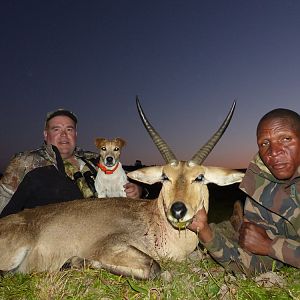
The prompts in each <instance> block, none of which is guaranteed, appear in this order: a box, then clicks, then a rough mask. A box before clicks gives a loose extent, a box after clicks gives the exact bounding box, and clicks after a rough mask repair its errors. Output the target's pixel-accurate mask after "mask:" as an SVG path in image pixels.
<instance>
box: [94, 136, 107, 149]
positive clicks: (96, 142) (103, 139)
mask: <svg viewBox="0 0 300 300" xmlns="http://www.w3.org/2000/svg"><path fill="white" fill-rule="evenodd" d="M105 140H106V138H96V139H95V145H96V147H97V148H98V149H100V148H101V146H102V145H103V142H104V141H105Z"/></svg>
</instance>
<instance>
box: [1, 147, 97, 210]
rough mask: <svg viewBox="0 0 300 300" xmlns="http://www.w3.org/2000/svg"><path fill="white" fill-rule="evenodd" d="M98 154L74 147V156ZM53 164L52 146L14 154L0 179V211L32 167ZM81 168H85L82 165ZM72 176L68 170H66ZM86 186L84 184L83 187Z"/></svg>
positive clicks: (89, 156)
mask: <svg viewBox="0 0 300 300" xmlns="http://www.w3.org/2000/svg"><path fill="white" fill-rule="evenodd" d="M98 155H99V154H97V153H94V152H88V151H83V150H81V149H79V148H76V149H75V156H76V157H78V158H81V157H84V158H86V159H87V160H90V159H96V157H97V156H98ZM48 165H54V166H56V167H57V162H56V156H55V153H54V151H53V150H52V147H49V146H46V145H45V144H44V145H43V146H42V147H40V148H39V149H36V150H32V151H26V152H20V153H18V154H16V155H15V156H14V157H13V158H12V159H11V161H10V163H9V165H8V167H7V168H6V170H5V171H4V174H3V176H2V178H1V180H0V212H2V210H3V208H4V207H5V206H6V205H7V203H8V202H9V201H10V199H11V197H12V195H13V194H14V193H15V191H16V190H17V188H18V186H19V184H20V182H21V181H22V180H23V178H24V176H25V175H26V174H27V173H28V172H30V171H32V170H33V169H36V168H39V167H44V166H48ZM83 168H87V167H86V166H83ZM83 171H84V170H83ZM66 173H67V175H68V176H69V177H70V178H71V179H73V178H72V175H71V174H70V172H66ZM84 188H85V189H86V188H87V187H86V186H84V187H83V189H84Z"/></svg>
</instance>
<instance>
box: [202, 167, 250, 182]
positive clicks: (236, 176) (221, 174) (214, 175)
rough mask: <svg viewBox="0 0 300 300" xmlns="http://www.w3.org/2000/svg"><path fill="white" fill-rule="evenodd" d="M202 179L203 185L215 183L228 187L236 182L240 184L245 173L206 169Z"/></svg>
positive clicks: (213, 168) (216, 168)
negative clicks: (203, 179)
mask: <svg viewBox="0 0 300 300" xmlns="http://www.w3.org/2000/svg"><path fill="white" fill-rule="evenodd" d="M203 168H204V169H205V173H204V178H205V181H206V182H205V183H215V184H217V185H229V184H233V183H236V182H241V181H242V179H243V177H244V175H245V173H243V172H241V171H237V170H232V169H226V168H218V167H206V166H203Z"/></svg>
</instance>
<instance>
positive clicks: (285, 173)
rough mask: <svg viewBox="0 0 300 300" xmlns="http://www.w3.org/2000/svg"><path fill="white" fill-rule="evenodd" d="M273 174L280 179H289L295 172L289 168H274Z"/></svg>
mask: <svg viewBox="0 0 300 300" xmlns="http://www.w3.org/2000/svg"><path fill="white" fill-rule="evenodd" d="M272 174H273V176H274V177H276V178H277V179H279V180H288V179H290V178H291V177H292V176H293V175H294V172H293V171H292V170H289V169H275V170H274V169H273V170H272Z"/></svg>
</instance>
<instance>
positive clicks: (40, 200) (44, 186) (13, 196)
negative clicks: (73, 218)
mask: <svg viewBox="0 0 300 300" xmlns="http://www.w3.org/2000/svg"><path fill="white" fill-rule="evenodd" d="M74 155H75V156H76V157H77V158H78V160H79V161H81V173H85V172H90V173H91V175H90V176H96V174H95V172H96V171H95V169H94V165H93V163H92V161H95V162H96V160H97V157H98V154H96V153H93V152H88V151H83V150H80V149H78V148H76V149H75V150H74ZM93 169H94V170H93ZM94 192H95V190H94V189H93V187H91V186H88V185H87V183H86V181H83V184H81V185H77V184H75V180H74V172H72V170H71V168H70V167H68V164H67V162H63V160H62V158H61V156H60V154H59V151H58V150H57V148H56V147H55V146H53V145H49V146H48V145H46V144H44V145H43V146H42V147H41V148H39V149H37V150H33V151H27V152H22V153H18V154H17V155H15V156H14V157H13V158H12V160H11V161H10V164H9V165H8V167H7V169H6V170H5V172H4V174H3V177H2V178H1V181H0V212H2V214H1V216H2V217H3V216H5V215H8V214H11V213H15V212H18V211H20V210H22V209H24V208H32V207H35V206H37V205H43V204H50V203H56V202H62V201H69V200H74V199H80V198H87V197H92V196H94ZM3 209H4V210H3Z"/></svg>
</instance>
